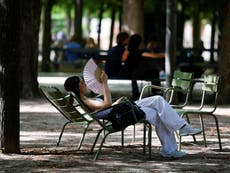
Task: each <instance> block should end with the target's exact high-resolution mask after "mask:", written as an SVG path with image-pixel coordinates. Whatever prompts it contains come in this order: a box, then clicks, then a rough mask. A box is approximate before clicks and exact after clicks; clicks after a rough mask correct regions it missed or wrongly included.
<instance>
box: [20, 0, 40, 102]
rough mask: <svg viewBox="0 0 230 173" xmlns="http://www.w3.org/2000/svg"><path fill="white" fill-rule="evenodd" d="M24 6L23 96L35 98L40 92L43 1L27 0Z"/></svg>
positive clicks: (21, 45) (22, 39)
mask: <svg viewBox="0 0 230 173" xmlns="http://www.w3.org/2000/svg"><path fill="white" fill-rule="evenodd" d="M21 5H23V7H22V12H21V14H22V18H21V19H20V26H21V33H20V44H19V45H20V51H21V59H20V60H21V61H20V67H21V72H22V76H21V96H22V97H23V98H33V97H36V96H37V95H38V94H39V91H38V81H37V76H38V74H37V70H38V33H39V26H40V16H41V1H40V0H36V1H30V0H27V1H25V2H24V3H23V4H22V2H21Z"/></svg>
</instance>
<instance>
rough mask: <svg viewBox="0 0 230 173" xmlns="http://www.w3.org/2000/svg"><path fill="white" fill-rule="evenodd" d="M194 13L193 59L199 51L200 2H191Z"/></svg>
mask: <svg viewBox="0 0 230 173" xmlns="http://www.w3.org/2000/svg"><path fill="white" fill-rule="evenodd" d="M193 5H194V12H193V48H194V53H195V57H196V56H197V55H199V49H200V13H199V11H200V10H199V8H200V1H199V0H196V1H193Z"/></svg>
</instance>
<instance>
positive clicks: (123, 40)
mask: <svg viewBox="0 0 230 173" xmlns="http://www.w3.org/2000/svg"><path fill="white" fill-rule="evenodd" d="M128 41H129V34H128V33H126V32H120V33H119V34H118V35H117V45H116V46H114V47H112V48H111V49H110V50H109V52H108V58H107V60H106V62H105V72H106V74H107V75H108V77H109V78H110V79H120V78H123V74H122V73H123V72H122V71H123V70H122V69H123V66H122V61H121V58H122V55H123V53H124V51H125V49H126V48H125V46H127V45H128Z"/></svg>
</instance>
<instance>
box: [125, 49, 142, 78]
mask: <svg viewBox="0 0 230 173" xmlns="http://www.w3.org/2000/svg"><path fill="white" fill-rule="evenodd" d="M142 53H143V51H142V50H140V49H136V50H132V51H129V55H128V58H127V59H126V61H125V65H124V76H125V78H128V79H132V78H135V76H133V72H134V70H135V69H137V67H138V65H139V63H140V61H141V54H142Z"/></svg>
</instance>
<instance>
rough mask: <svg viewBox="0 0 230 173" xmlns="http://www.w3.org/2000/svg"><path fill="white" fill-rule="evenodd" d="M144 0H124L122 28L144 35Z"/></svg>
mask: <svg viewBox="0 0 230 173" xmlns="http://www.w3.org/2000/svg"><path fill="white" fill-rule="evenodd" d="M143 6H144V1H143V0H126V1H123V26H122V30H124V31H127V32H129V33H130V34H134V33H137V34H140V35H141V36H142V37H143V36H144V28H143V26H144V23H143V18H144V17H143Z"/></svg>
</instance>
